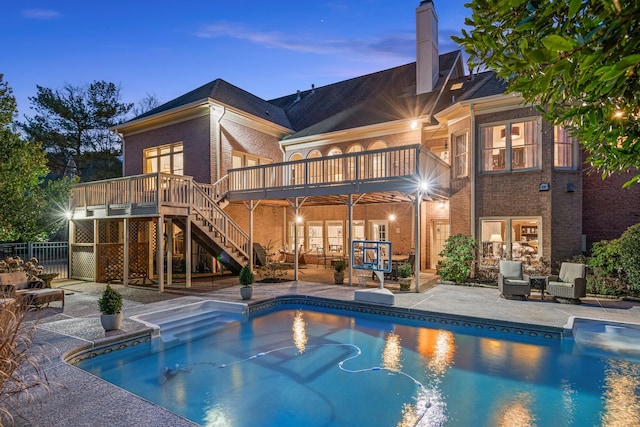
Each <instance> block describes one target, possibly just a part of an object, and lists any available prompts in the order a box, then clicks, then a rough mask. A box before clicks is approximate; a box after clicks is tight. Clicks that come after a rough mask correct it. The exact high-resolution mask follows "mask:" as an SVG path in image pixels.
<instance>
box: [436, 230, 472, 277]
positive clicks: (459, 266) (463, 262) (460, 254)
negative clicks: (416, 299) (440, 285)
mask: <svg viewBox="0 0 640 427" xmlns="http://www.w3.org/2000/svg"><path fill="white" fill-rule="evenodd" d="M476 246H477V244H476V241H475V239H474V238H473V237H470V236H466V235H464V234H453V235H451V236H449V238H448V239H447V242H446V243H445V245H444V249H442V252H440V253H439V254H438V255H440V256H441V257H442V258H443V259H442V261H441V262H440V267H439V268H438V274H439V275H440V277H442V280H450V281H453V282H455V283H462V282H464V281H465V280H467V278H468V277H469V274H470V273H471V264H472V262H473V260H474V259H475V254H476Z"/></svg>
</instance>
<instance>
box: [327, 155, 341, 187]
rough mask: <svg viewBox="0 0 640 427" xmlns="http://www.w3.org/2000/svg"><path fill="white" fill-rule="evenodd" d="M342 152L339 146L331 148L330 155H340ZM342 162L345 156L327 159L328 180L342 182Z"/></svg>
mask: <svg viewBox="0 0 640 427" xmlns="http://www.w3.org/2000/svg"><path fill="white" fill-rule="evenodd" d="M340 154H342V150H341V149H339V148H332V149H331V150H329V154H328V157H332V156H339V155H340ZM342 163H343V158H342V157H340V158H337V159H327V172H328V176H327V178H328V180H329V181H331V182H342Z"/></svg>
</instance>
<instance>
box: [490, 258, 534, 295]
mask: <svg viewBox="0 0 640 427" xmlns="http://www.w3.org/2000/svg"><path fill="white" fill-rule="evenodd" d="M499 268H500V272H499V273H498V289H499V290H500V296H502V297H503V298H506V299H527V297H528V296H529V295H531V284H530V283H529V276H527V275H526V274H524V273H523V272H522V263H521V262H520V261H507V260H500V266H499Z"/></svg>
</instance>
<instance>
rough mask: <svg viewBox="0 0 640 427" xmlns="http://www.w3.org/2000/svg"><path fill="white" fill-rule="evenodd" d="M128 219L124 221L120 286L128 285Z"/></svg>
mask: <svg viewBox="0 0 640 427" xmlns="http://www.w3.org/2000/svg"><path fill="white" fill-rule="evenodd" d="M129 221H130V220H129V218H125V219H124V226H123V234H124V242H123V243H124V245H123V246H124V253H123V254H122V255H123V256H122V264H123V265H122V284H123V285H124V286H127V285H129Z"/></svg>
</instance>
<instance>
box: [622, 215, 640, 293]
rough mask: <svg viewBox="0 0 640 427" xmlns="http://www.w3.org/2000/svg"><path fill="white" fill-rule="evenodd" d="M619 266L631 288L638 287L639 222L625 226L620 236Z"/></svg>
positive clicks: (639, 271) (639, 264)
mask: <svg viewBox="0 0 640 427" xmlns="http://www.w3.org/2000/svg"><path fill="white" fill-rule="evenodd" d="M619 250H620V266H621V267H622V269H623V270H624V272H625V274H626V275H627V278H628V281H629V285H631V288H634V289H640V224H636V225H632V226H631V227H629V228H627V229H626V231H625V232H624V233H622V236H621V237H620V246H619Z"/></svg>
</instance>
